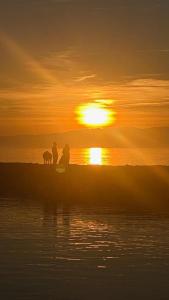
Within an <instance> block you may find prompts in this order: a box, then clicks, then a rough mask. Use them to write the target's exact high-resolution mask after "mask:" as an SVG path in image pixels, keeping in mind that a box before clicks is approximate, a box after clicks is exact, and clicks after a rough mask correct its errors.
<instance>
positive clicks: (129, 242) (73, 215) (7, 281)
mask: <svg viewBox="0 0 169 300" xmlns="http://www.w3.org/2000/svg"><path fill="white" fill-rule="evenodd" d="M0 245H1V247H0V266H1V268H0V299H23V300H24V299H58V300H62V299H67V300H68V299H70V300H75V299H79V300H81V299H82V300H83V299H84V300H86V299H89V300H90V299H91V300H93V299H98V300H99V299H120V300H121V299H147V300H148V299H157V300H159V299H168V294H169V285H168V278H169V218H168V216H167V215H153V214H148V213H145V214H140V215H139V214H128V213H125V212H123V213H122V212H121V213H120V212H116V213H115V212H113V210H112V209H111V208H110V207H100V208H85V207H63V206H56V205H49V204H48V205H46V204H37V203H30V202H29V203H28V202H23V201H22V202H21V201H19V200H14V199H11V200H10V199H1V200H0Z"/></svg>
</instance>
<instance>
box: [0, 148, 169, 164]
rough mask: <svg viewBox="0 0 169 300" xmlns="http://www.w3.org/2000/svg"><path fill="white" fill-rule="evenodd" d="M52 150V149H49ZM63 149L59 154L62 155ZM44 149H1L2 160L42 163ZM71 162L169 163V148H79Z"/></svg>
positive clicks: (0, 158)
mask: <svg viewBox="0 0 169 300" xmlns="http://www.w3.org/2000/svg"><path fill="white" fill-rule="evenodd" d="M48 150H49V151H50V149H48ZM61 151H62V150H61V149H59V154H60V155H61ZM43 152H44V149H16V148H15V149H5V148H1V149H0V161H1V162H2V161H3V162H18V161H20V162H33V163H42V162H43V160H42V154H43ZM71 163H72V164H81V165H93V164H97V165H127V164H128V165H169V149H167V148H165V149H162V148H160V149H151V148H142V149H137V148H133V149H124V148H82V149H81V148H77V149H71Z"/></svg>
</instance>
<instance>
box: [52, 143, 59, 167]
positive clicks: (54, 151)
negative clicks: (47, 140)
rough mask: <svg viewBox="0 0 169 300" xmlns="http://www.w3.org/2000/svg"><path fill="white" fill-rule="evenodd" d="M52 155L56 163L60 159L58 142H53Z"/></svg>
mask: <svg viewBox="0 0 169 300" xmlns="http://www.w3.org/2000/svg"><path fill="white" fill-rule="evenodd" d="M52 156H53V164H54V165H56V164H57V161H58V151H57V144H56V143H53V146H52Z"/></svg>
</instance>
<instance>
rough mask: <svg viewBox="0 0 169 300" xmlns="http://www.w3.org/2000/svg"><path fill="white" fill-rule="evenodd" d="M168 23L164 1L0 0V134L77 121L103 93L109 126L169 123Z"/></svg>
mask: <svg viewBox="0 0 169 300" xmlns="http://www.w3.org/2000/svg"><path fill="white" fill-rule="evenodd" d="M168 28H169V1H168V0H141V1H136V0H123V1H122V0H111V1H108V0H104V1H103V0H90V1H88V0H84V1H83V0H29V1H27V0H4V1H3V0H0V135H15V134H37V133H38V134H43V133H45V134H46V133H54V132H58V131H59V132H60V131H68V130H75V129H80V128H83V125H80V124H79V123H78V121H77V119H76V115H75V111H76V109H77V107H79V105H84V104H86V103H95V101H98V100H107V99H108V100H113V101H108V102H106V104H105V105H106V107H108V108H110V109H112V110H113V111H114V112H115V113H116V122H115V123H114V124H112V126H118V127H159V126H160V127H161V126H169V35H168Z"/></svg>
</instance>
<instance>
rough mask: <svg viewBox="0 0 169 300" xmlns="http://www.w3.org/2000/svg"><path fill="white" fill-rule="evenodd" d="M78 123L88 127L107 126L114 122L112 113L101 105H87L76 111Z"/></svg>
mask: <svg viewBox="0 0 169 300" xmlns="http://www.w3.org/2000/svg"><path fill="white" fill-rule="evenodd" d="M77 114H78V121H79V123H80V124H83V125H86V126H88V127H100V126H101V127H102V126H109V125H110V124H111V123H113V122H114V113H113V111H112V110H111V109H110V108H107V107H106V106H105V105H104V104H102V103H88V104H86V105H82V106H80V107H79V108H78V109H77Z"/></svg>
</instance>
